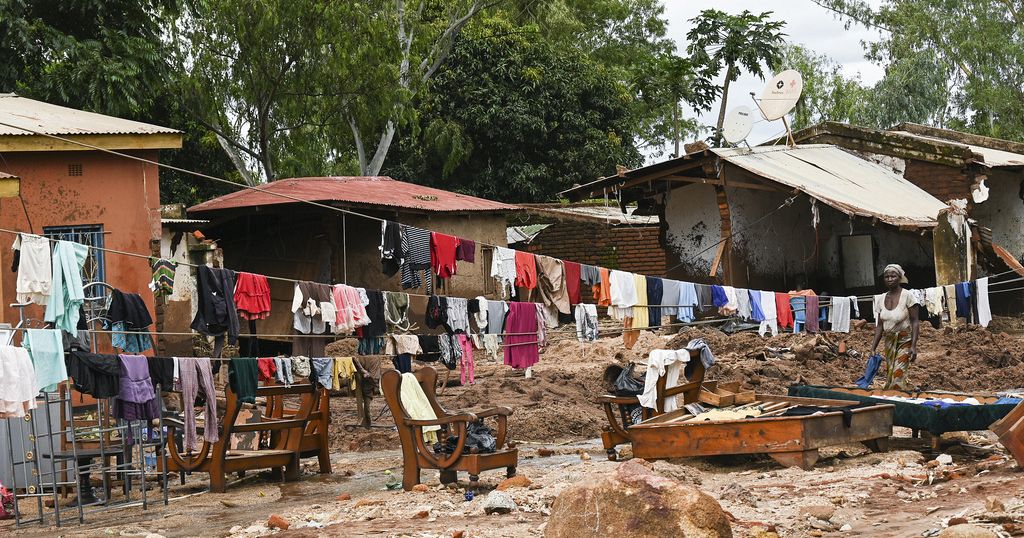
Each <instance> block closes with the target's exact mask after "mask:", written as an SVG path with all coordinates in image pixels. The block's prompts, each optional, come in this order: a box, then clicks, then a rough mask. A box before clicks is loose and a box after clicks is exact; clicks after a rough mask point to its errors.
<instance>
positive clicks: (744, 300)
mask: <svg viewBox="0 0 1024 538" xmlns="http://www.w3.org/2000/svg"><path fill="white" fill-rule="evenodd" d="M736 304H737V305H738V306H737V308H736V315H737V316H739V318H740V319H742V320H748V319H750V316H751V315H753V311H752V308H751V306H750V292H749V291H748V290H745V289H743V288H736Z"/></svg>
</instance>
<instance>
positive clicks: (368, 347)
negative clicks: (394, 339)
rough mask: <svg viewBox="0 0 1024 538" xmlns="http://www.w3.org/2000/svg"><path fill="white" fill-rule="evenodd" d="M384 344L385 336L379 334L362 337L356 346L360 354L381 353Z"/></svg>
mask: <svg viewBox="0 0 1024 538" xmlns="http://www.w3.org/2000/svg"><path fill="white" fill-rule="evenodd" d="M384 346H385V341H384V338H381V337H379V336H369V337H362V338H360V339H359V345H358V346H356V353H358V354H360V355H380V352H381V351H382V350H383V349H384Z"/></svg>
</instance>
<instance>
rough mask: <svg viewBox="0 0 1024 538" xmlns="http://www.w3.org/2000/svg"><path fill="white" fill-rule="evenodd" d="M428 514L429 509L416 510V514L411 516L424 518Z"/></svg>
mask: <svg viewBox="0 0 1024 538" xmlns="http://www.w3.org/2000/svg"><path fill="white" fill-rule="evenodd" d="M429 515H430V510H420V511H419V512H416V515H414V516H412V518H413V519H426V518H427V516H429Z"/></svg>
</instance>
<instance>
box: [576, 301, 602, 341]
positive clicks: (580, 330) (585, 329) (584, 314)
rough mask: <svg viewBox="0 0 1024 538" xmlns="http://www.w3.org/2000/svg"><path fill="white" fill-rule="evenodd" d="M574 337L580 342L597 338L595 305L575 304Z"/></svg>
mask: <svg viewBox="0 0 1024 538" xmlns="http://www.w3.org/2000/svg"><path fill="white" fill-rule="evenodd" d="M576 339H577V340H579V341H580V342H594V341H596V340H597V305H592V304H578V305H576Z"/></svg>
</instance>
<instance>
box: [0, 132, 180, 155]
mask: <svg viewBox="0 0 1024 538" xmlns="http://www.w3.org/2000/svg"><path fill="white" fill-rule="evenodd" d="M55 136H59V138H55ZM62 139H63V140H62ZM181 142H182V134H181V133H180V132H177V133H148V134H138V133H135V134H69V135H53V136H47V135H36V134H30V135H6V136H5V135H0V151H11V152H14V151H24V152H31V151H94V150H95V149H96V148H100V149H109V150H148V149H180V148H181Z"/></svg>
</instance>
